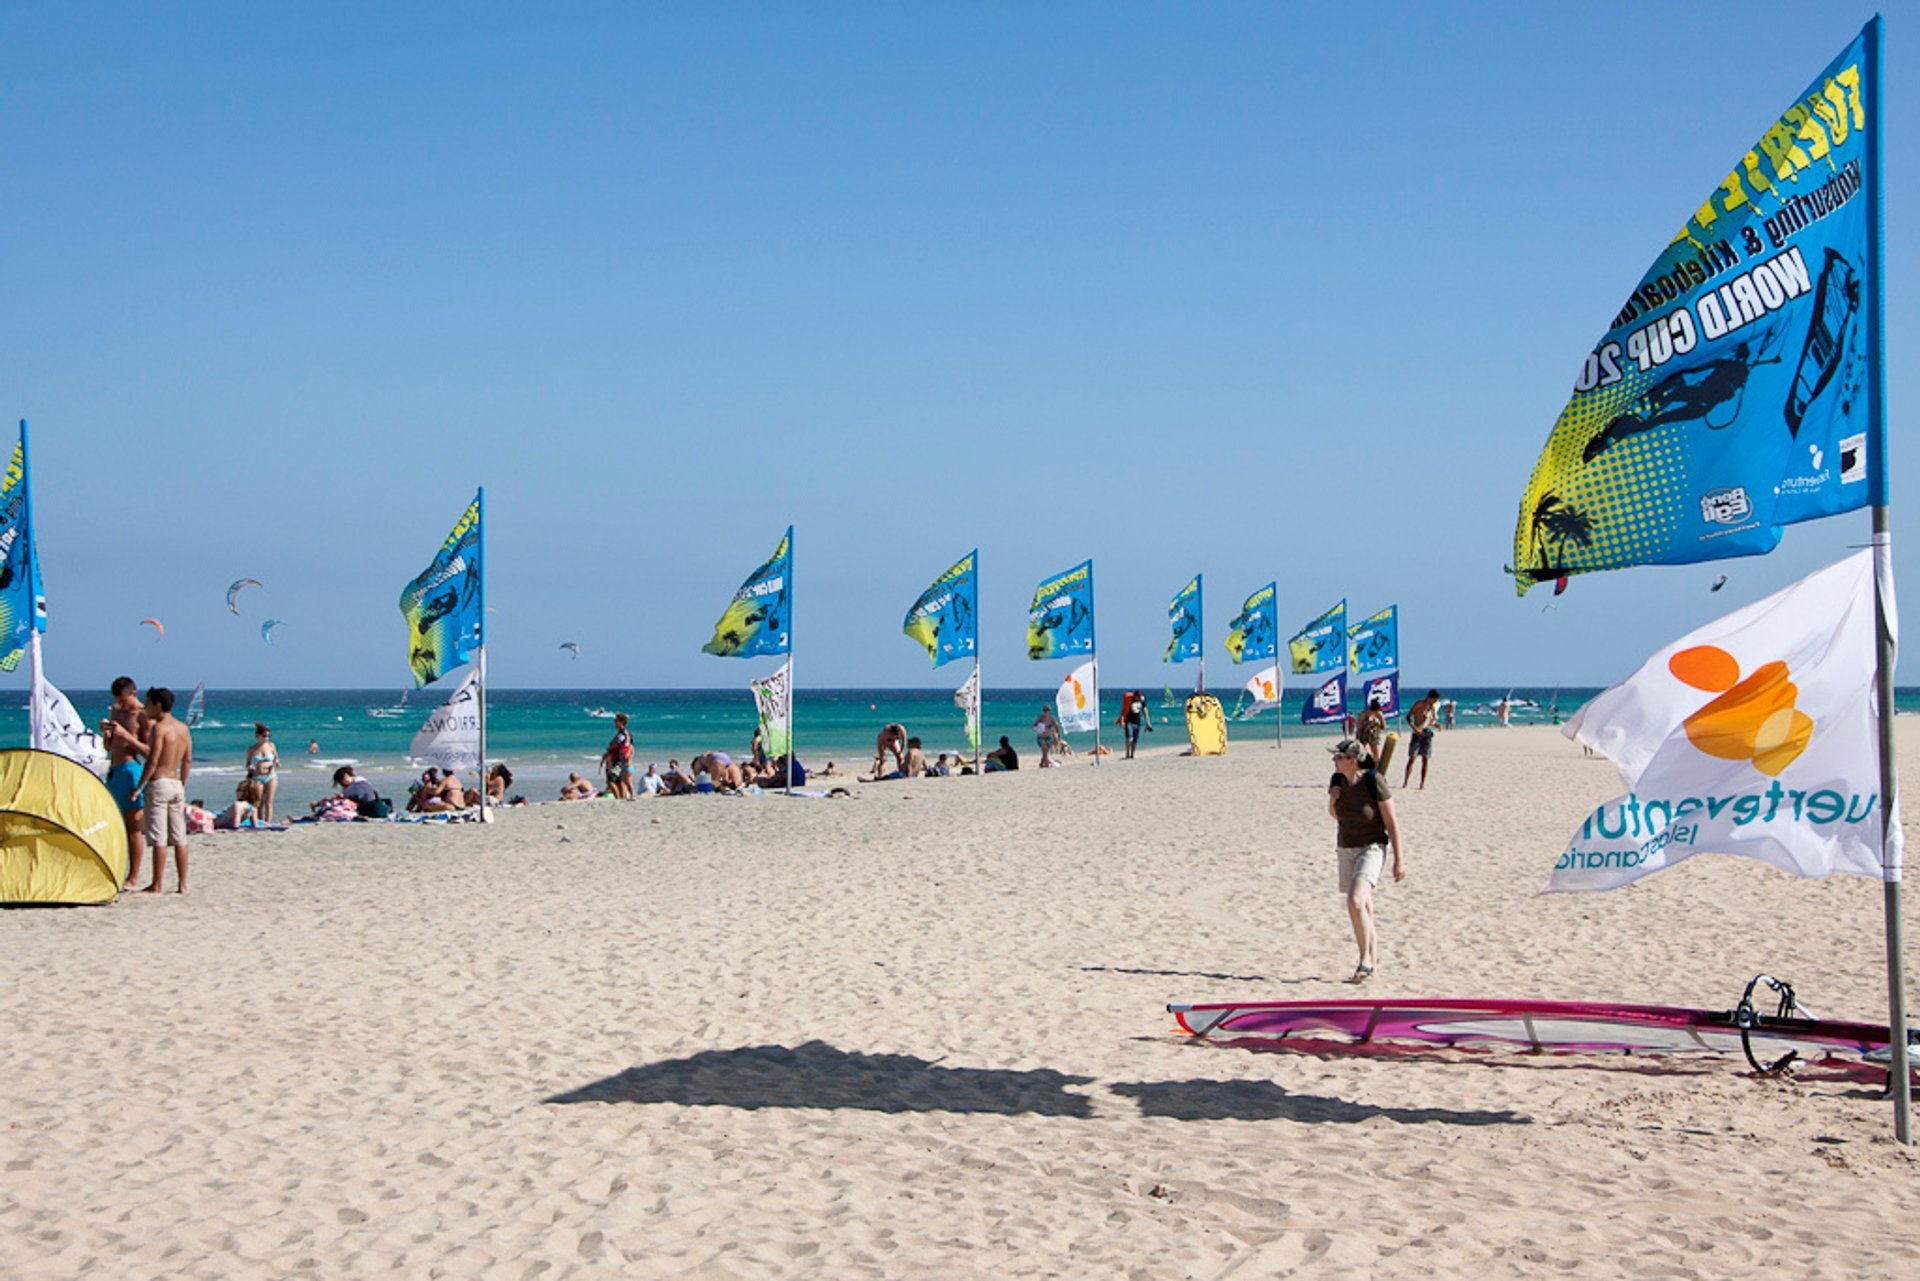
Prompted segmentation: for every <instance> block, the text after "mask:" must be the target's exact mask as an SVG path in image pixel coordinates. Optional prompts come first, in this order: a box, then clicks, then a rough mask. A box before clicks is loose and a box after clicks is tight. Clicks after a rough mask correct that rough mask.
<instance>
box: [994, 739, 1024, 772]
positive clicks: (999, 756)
mask: <svg viewBox="0 0 1920 1281" xmlns="http://www.w3.org/2000/svg"><path fill="white" fill-rule="evenodd" d="M1019 768H1020V753H1018V752H1016V751H1014V750H1013V744H1012V743H1009V742H1008V741H1007V736H1006V735H1005V734H1002V735H1001V736H1000V746H998V747H996V748H994V749H993V750H992V751H991V752H988V753H987V773H989V774H1001V773H1005V772H1007V771H1008V770H1017V769H1019Z"/></svg>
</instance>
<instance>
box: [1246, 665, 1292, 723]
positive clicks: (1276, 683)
mask: <svg viewBox="0 0 1920 1281" xmlns="http://www.w3.org/2000/svg"><path fill="white" fill-rule="evenodd" d="M1244 688H1245V689H1246V692H1247V697H1248V698H1250V699H1252V700H1253V702H1252V703H1251V704H1250V705H1249V706H1248V707H1247V711H1248V712H1250V713H1251V712H1264V711H1266V710H1267V709H1268V708H1269V707H1278V706H1279V705H1280V692H1281V691H1282V690H1283V689H1285V688H1286V686H1285V685H1283V684H1282V683H1281V679H1280V665H1279V664H1278V663H1275V664H1274V665H1273V666H1272V667H1263V668H1261V669H1260V670H1259V671H1257V672H1255V673H1254V674H1253V675H1251V676H1249V677H1247V683H1246V685H1245V687H1244Z"/></svg>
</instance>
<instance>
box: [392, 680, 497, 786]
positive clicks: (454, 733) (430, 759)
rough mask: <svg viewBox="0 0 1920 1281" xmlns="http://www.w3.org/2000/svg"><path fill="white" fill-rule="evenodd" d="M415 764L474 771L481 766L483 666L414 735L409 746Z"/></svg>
mask: <svg viewBox="0 0 1920 1281" xmlns="http://www.w3.org/2000/svg"><path fill="white" fill-rule="evenodd" d="M407 755H408V756H410V757H412V758H413V763H414V764H415V765H435V766H438V767H439V768H441V769H450V770H463V769H464V770H474V769H479V768H480V668H479V665H478V664H475V665H474V666H473V667H471V668H469V669H467V674H466V676H465V678H464V679H462V680H461V682H460V684H459V686H458V687H457V688H456V689H455V690H454V691H453V696H452V697H451V698H449V699H448V700H447V701H446V702H444V703H442V704H441V705H440V706H439V707H438V708H436V709H435V710H434V713H433V715H431V716H429V717H427V723H426V724H424V725H422V726H421V727H420V732H419V733H418V734H415V735H414V736H413V746H411V747H409V748H408V749H407Z"/></svg>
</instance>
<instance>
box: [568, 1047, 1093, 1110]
mask: <svg viewBox="0 0 1920 1281" xmlns="http://www.w3.org/2000/svg"><path fill="white" fill-rule="evenodd" d="M1092 1080H1093V1078H1092V1077H1086V1076H1068V1075H1067V1074H1066V1073H1064V1072H1054V1071H1051V1070H1048V1069H1038V1070H1034V1071H1027V1072H1014V1071H1005V1070H1001V1069H995V1068H948V1067H940V1066H939V1065H938V1064H935V1063H930V1062H928V1061H927V1060H925V1059H919V1058H914V1057H913V1056H912V1055H908V1054H861V1053H858V1052H856V1051H850V1050H840V1049H835V1048H834V1047H833V1046H831V1045H828V1044H827V1043H826V1042H824V1041H808V1042H806V1043H805V1044H803V1045H798V1046H785V1045H747V1046H742V1047H740V1048H739V1049H734V1050H705V1051H702V1052H701V1053H699V1054H695V1055H693V1056H692V1057H691V1058H684V1059H672V1060H669V1061H667V1062H664V1063H650V1064H647V1065H646V1066H644V1067H633V1068H628V1069H627V1070H626V1071H624V1072H620V1073H618V1074H616V1075H614V1076H610V1077H607V1078H606V1079H605V1080H601V1081H595V1082H593V1083H592V1084H590V1085H583V1086H581V1087H580V1088H579V1089H577V1090H569V1091H567V1092H566V1093H565V1094H556V1095H554V1096H553V1097H552V1098H550V1099H548V1100H547V1102H549V1103H680V1104H684V1105H686V1106H688V1107H729V1108H860V1109H862V1110H864V1111H868V1112H983V1113H994V1114H998V1115H1001V1116H1019V1115H1027V1114H1031V1115H1035V1116H1072V1117H1091V1116H1092V1115H1093V1102H1092V1100H1090V1099H1088V1098H1086V1097H1085V1096H1083V1095H1079V1094H1069V1093H1067V1089H1066V1087H1067V1086H1069V1085H1087V1084H1090V1083H1091V1082H1092Z"/></svg>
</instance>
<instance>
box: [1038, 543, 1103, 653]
mask: <svg viewBox="0 0 1920 1281" xmlns="http://www.w3.org/2000/svg"><path fill="white" fill-rule="evenodd" d="M1091 653H1093V562H1092V561H1091V560H1084V561H1081V562H1080V563H1079V564H1078V565H1075V566H1074V567H1073V568H1072V569H1069V570H1067V571H1066V572H1065V573H1063V574H1055V575H1054V576H1053V577H1052V578H1048V579H1043V580H1042V581H1041V583H1040V585H1039V586H1038V587H1036V588H1034V589H1033V604H1032V606H1031V607H1030V608H1029V609H1028V611H1027V657H1028V658H1034V659H1040V658H1066V657H1069V656H1070V655H1073V654H1091Z"/></svg>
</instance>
